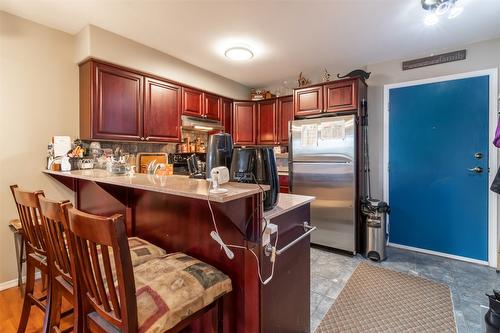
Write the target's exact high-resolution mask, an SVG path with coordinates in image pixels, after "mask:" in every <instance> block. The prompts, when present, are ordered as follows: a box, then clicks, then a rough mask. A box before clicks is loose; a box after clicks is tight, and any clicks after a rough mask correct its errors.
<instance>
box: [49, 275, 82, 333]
mask: <svg viewBox="0 0 500 333" xmlns="http://www.w3.org/2000/svg"><path fill="white" fill-rule="evenodd" d="M49 293H50V295H49V296H48V297H49V298H48V302H47V311H46V317H45V318H46V323H44V326H45V329H44V332H52V329H53V328H54V327H55V328H57V329H59V324H60V322H61V310H62V309H61V307H62V294H61V289H60V286H59V284H58V283H57V282H56V281H54V279H51V280H50V282H49ZM74 315H76V314H74ZM75 332H76V328H75Z"/></svg>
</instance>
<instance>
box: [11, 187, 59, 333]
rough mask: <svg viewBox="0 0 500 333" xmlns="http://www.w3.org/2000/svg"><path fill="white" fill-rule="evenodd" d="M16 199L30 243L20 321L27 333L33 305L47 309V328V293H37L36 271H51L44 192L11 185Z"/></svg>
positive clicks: (44, 272)
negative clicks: (42, 208) (43, 212)
mask: <svg viewBox="0 0 500 333" xmlns="http://www.w3.org/2000/svg"><path fill="white" fill-rule="evenodd" d="M10 189H11V191H12V195H13V196H14V201H15V202H16V206H17V211H18V213H19V220H20V221H21V225H22V230H23V235H24V238H25V242H26V286H25V289H24V300H23V309H22V312H21V318H20V320H19V326H18V329H17V332H18V333H23V332H24V331H25V330H26V325H27V324H28V319H29V314H30V311H31V307H32V306H33V305H35V306H37V307H38V308H40V309H41V310H42V311H44V312H45V320H44V328H45V327H46V320H47V317H48V312H47V307H46V303H44V301H45V300H46V298H47V295H42V296H41V297H40V298H37V297H35V296H34V294H33V293H34V288H35V270H36V269H39V270H40V272H41V274H42V277H43V276H47V274H48V273H49V270H48V267H47V247H46V238H45V230H44V228H43V226H42V224H41V217H40V203H39V200H38V198H39V196H43V191H36V192H25V191H21V190H19V188H18V186H17V185H12V186H11V187H10Z"/></svg>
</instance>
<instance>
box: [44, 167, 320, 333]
mask: <svg viewBox="0 0 500 333" xmlns="http://www.w3.org/2000/svg"><path fill="white" fill-rule="evenodd" d="M44 173H46V174H47V175H48V176H50V177H52V178H54V179H55V180H57V181H58V182H60V183H62V184H64V185H65V186H67V187H68V188H70V189H71V190H73V191H74V193H75V200H74V203H75V206H76V207H77V208H78V209H80V210H82V211H85V212H88V213H92V214H98V215H112V214H115V213H120V214H123V216H124V220H125V225H126V229H127V233H128V235H129V236H137V237H141V238H143V239H146V240H147V241H149V242H151V243H153V244H155V245H158V246H160V247H162V248H164V249H165V250H166V251H167V252H184V253H187V254H188V255H191V256H193V257H195V258H198V259H200V260H202V261H204V262H206V263H209V264H211V265H213V266H214V267H216V268H218V269H219V270H221V271H222V272H224V273H225V274H227V275H228V276H229V277H230V278H231V281H232V285H233V291H232V292H231V293H230V294H228V295H226V296H225V299H224V332H226V333H233V332H237V333H247V332H248V333H254V332H261V333H267V332H282V333H287V332H309V331H310V326H309V325H310V323H309V322H310V310H309V304H310V295H309V294H310V266H309V265H310V263H309V261H310V236H309V232H307V230H306V228H305V226H304V222H305V223H306V224H307V223H308V222H309V221H310V202H311V201H312V200H314V198H313V197H307V196H295V195H290V194H280V197H279V201H278V204H277V206H276V207H275V208H273V209H272V210H270V211H268V212H264V210H263V192H262V191H263V190H268V189H269V187H268V186H265V185H262V186H259V185H256V184H241V183H226V184H223V185H221V187H222V188H226V189H228V192H227V193H226V194H223V195H220V194H217V195H215V194H209V192H208V189H209V182H207V181H206V180H204V179H201V180H199V179H190V178H188V177H186V176H156V175H147V174H135V175H133V176H128V175H113V174H111V173H108V172H107V171H105V170H97V169H94V170H77V171H68V172H61V171H44ZM211 211H212V212H213V216H214V219H215V223H216V226H217V229H218V230H219V234H220V236H221V238H222V239H223V240H224V242H225V243H226V244H228V245H236V246H239V247H243V248H238V247H236V248H235V247H232V248H231V250H232V251H233V252H234V258H233V259H229V258H228V257H227V256H226V255H225V252H224V251H223V250H222V249H221V246H220V245H219V244H218V243H216V242H215V241H214V240H213V239H212V238H211V237H210V232H211V231H213V230H214V229H215V226H214V221H213V219H212V214H211ZM269 223H273V224H275V225H276V226H277V229H278V235H279V236H278V240H277V241H276V233H274V234H273V235H271V238H270V244H272V245H273V246H275V248H276V250H277V253H278V252H279V253H280V254H279V255H277V256H276V261H275V264H274V265H275V267H274V274H272V272H273V270H272V262H271V256H270V255H269V251H266V250H265V249H266V245H267V249H268V250H269V246H270V245H268V244H263V239H264V237H262V235H263V228H264V226H265V225H266V224H269ZM280 249H281V250H282V251H279V250H280ZM252 252H253V253H252ZM254 254H255V255H256V256H257V259H258V260H257V259H256V257H255V255H254ZM259 270H260V273H261V278H262V280H263V281H264V282H266V284H263V283H262V282H261V279H260V278H259V274H258V272H259ZM271 276H272V278H270V277H271ZM267 280H269V282H267ZM192 331H193V332H211V333H212V332H215V328H214V323H213V321H212V316H211V314H210V313H207V314H206V315H205V316H203V317H202V318H200V319H199V320H198V321H196V322H195V324H194V326H193V327H192Z"/></svg>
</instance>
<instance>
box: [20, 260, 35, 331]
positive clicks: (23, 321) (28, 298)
mask: <svg viewBox="0 0 500 333" xmlns="http://www.w3.org/2000/svg"><path fill="white" fill-rule="evenodd" d="M34 289H35V267H34V266H33V265H32V264H30V261H29V260H27V261H26V286H25V287H24V301H23V310H22V312H21V318H20V319H19V326H18V328H17V333H24V331H26V325H27V324H28V319H29V316H30V310H31V306H32V297H33V290H34Z"/></svg>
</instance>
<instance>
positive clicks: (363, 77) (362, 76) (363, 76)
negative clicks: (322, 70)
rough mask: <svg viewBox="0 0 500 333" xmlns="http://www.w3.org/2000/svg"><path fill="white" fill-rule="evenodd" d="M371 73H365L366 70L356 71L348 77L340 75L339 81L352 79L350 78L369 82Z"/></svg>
mask: <svg viewBox="0 0 500 333" xmlns="http://www.w3.org/2000/svg"><path fill="white" fill-rule="evenodd" d="M370 74H371V72H370V73H368V72H365V71H364V70H362V69H355V70H353V71H351V72H349V73H347V74H346V75H344V76H340V74H337V77H338V78H339V79H343V78H346V77H350V78H356V77H359V78H360V79H361V80H363V81H365V80H368V79H369V78H370Z"/></svg>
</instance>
